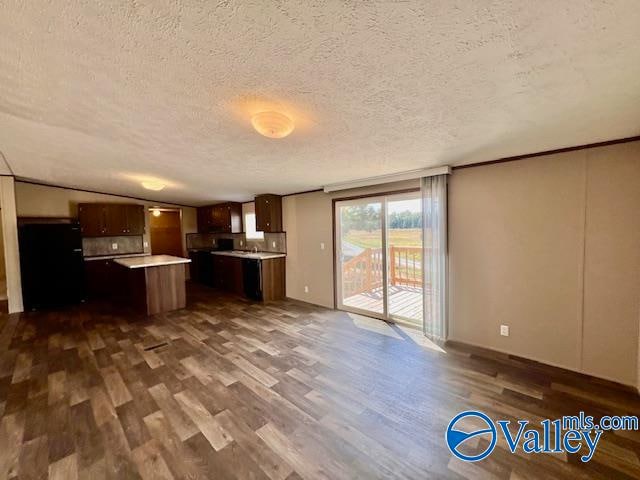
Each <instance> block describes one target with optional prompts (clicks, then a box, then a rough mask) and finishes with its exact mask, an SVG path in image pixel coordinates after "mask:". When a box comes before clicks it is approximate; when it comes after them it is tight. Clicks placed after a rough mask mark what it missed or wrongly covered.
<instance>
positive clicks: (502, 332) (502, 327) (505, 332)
mask: <svg viewBox="0 0 640 480" xmlns="http://www.w3.org/2000/svg"><path fill="white" fill-rule="evenodd" d="M500 335H502V336H503V337H508V336H509V325H500Z"/></svg>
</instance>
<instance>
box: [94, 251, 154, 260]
mask: <svg viewBox="0 0 640 480" xmlns="http://www.w3.org/2000/svg"><path fill="white" fill-rule="evenodd" d="M150 255H151V254H150V253H122V254H114V255H98V256H95V257H84V261H85V262H93V261H95V260H115V259H117V258H131V257H148V256H150Z"/></svg>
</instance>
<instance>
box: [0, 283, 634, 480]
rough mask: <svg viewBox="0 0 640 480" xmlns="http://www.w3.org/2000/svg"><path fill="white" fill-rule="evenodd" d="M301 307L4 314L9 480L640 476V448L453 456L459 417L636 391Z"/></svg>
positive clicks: (0, 449)
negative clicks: (449, 433) (452, 429)
mask: <svg viewBox="0 0 640 480" xmlns="http://www.w3.org/2000/svg"><path fill="white" fill-rule="evenodd" d="M430 347H431V345H430V344H429V342H427V341H425V340H424V338H423V337H421V336H420V335H419V334H412V332H410V331H406V330H402V329H400V328H398V327H397V326H390V325H387V324H385V323H381V322H378V321H375V320H369V319H366V318H363V317H356V316H350V315H347V314H346V313H343V312H337V311H332V310H326V309H323V308H320V307H315V306H311V305H307V304H302V303H298V302H293V301H283V302H275V303H271V304H267V305H263V304H260V303H252V302H249V301H247V300H244V299H239V298H235V297H231V296H225V295H221V294H219V293H215V291H214V290H210V289H206V288H204V287H198V286H190V287H189V289H188V304H187V309H185V310H180V311H176V312H171V313H169V314H162V315H157V316H154V317H150V318H146V317H141V316H137V315H135V314H132V313H127V312H126V311H121V310H119V309H118V308H117V306H113V305H87V306H80V307H74V308H71V309H68V310H65V311H57V312H47V313H29V314H22V315H11V316H9V315H6V314H4V315H0V479H5V478H9V479H11V478H20V479H26V478H52V479H65V480H68V479H75V478H79V479H83V478H90V479H91V480H97V479H102V478H126V479H129V478H131V479H135V478H144V479H161V478H167V479H173V478H175V479H178V478H182V479H197V478H202V479H205V478H206V479H210V478H211V479H213V478H223V479H225V478H229V479H235V478H237V479H245V478H253V479H273V480H276V479H277V480H284V479H290V480H292V479H299V478H307V479H316V478H324V479H352V478H402V479H422V478H454V479H456V478H457V479H461V478H468V479H471V478H474V479H475V478H491V479H493V478H498V479H500V478H503V479H514V480H515V479H530V478H571V479H586V478H609V479H610V478H640V461H639V456H640V434H639V433H638V432H619V433H611V432H607V433H605V434H604V436H603V439H602V440H601V442H600V445H599V447H598V450H597V453H596V455H595V457H594V459H593V460H592V461H591V462H589V463H587V464H582V463H581V462H580V461H579V459H578V457H577V456H576V455H569V456H565V455H554V456H551V455H532V456H525V455H522V454H520V455H513V454H511V453H510V452H508V451H507V450H506V448H505V446H504V445H500V444H499V445H498V447H497V448H496V450H495V451H494V452H493V453H492V455H491V456H490V457H488V458H487V459H486V460H483V461H481V462H478V463H464V462H461V461H459V460H456V459H455V458H452V456H451V454H450V453H449V452H448V450H447V448H446V446H445V443H444V431H445V428H446V425H447V424H448V422H449V420H450V419H451V418H452V417H453V416H454V415H455V414H457V413H458V412H460V411H462V410H465V409H469V408H477V409H480V410H483V411H484V412H485V413H487V414H489V415H490V416H494V417H495V418H506V419H512V420H514V421H515V420H517V419H520V418H522V419H529V420H532V421H536V420H539V419H541V418H545V417H550V418H557V417H559V416H561V415H569V414H575V413H577V412H578V411H579V410H586V411H587V412H588V413H590V414H592V415H594V416H596V417H599V416H601V415H604V414H609V415H612V414H620V415H622V414H639V413H640V399H639V398H638V396H637V395H636V394H634V393H633V392H630V391H627V390H625V389H622V388H617V387H616V386H615V385H611V384H608V383H607V382H602V381H599V380H596V379H590V378H588V377H584V376H581V375H577V374H573V373H569V372H566V371H562V370H560V369H554V368H550V367H545V366H541V365H539V364H536V363H534V362H529V361H524V360H522V359H517V358H512V357H509V356H506V355H495V354H494V355H486V353H485V352H482V351H479V350H473V349H470V348H466V347H446V348H444V350H445V351H444V352H442V351H438V349H437V348H430Z"/></svg>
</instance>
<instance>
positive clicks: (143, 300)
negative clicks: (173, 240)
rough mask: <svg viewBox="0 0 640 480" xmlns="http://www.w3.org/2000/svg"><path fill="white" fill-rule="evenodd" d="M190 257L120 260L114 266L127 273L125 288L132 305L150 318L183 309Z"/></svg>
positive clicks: (185, 300) (115, 261)
mask: <svg viewBox="0 0 640 480" xmlns="http://www.w3.org/2000/svg"><path fill="white" fill-rule="evenodd" d="M189 262H191V260H189V259H188V258H182V257H174V256H171V255H148V256H144V257H128V258H118V259H116V260H114V263H115V264H116V265H118V266H120V267H121V268H124V269H126V270H125V277H126V280H125V281H124V285H122V287H123V288H125V289H126V290H127V292H126V296H127V297H128V298H129V301H130V303H131V305H132V306H133V307H134V308H135V309H136V310H138V311H140V312H142V313H145V314H147V315H155V314H156V313H162V312H168V311H170V310H177V309H180V308H184V307H185V306H186V303H187V299H186V292H185V264H186V263H189Z"/></svg>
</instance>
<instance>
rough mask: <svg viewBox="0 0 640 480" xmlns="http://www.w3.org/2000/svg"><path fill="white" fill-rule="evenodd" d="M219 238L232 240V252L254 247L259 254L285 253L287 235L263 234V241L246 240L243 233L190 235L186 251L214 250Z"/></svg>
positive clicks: (282, 233) (281, 233) (283, 233)
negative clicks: (194, 249)
mask: <svg viewBox="0 0 640 480" xmlns="http://www.w3.org/2000/svg"><path fill="white" fill-rule="evenodd" d="M220 238H231V239H233V249H234V250H251V249H252V248H253V247H254V246H256V247H258V250H260V251H261V252H275V253H287V234H286V233H285V232H280V233H265V234H264V240H247V238H246V235H245V234H244V233H190V234H188V235H187V249H191V248H215V247H216V242H217V240H218V239H220Z"/></svg>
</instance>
